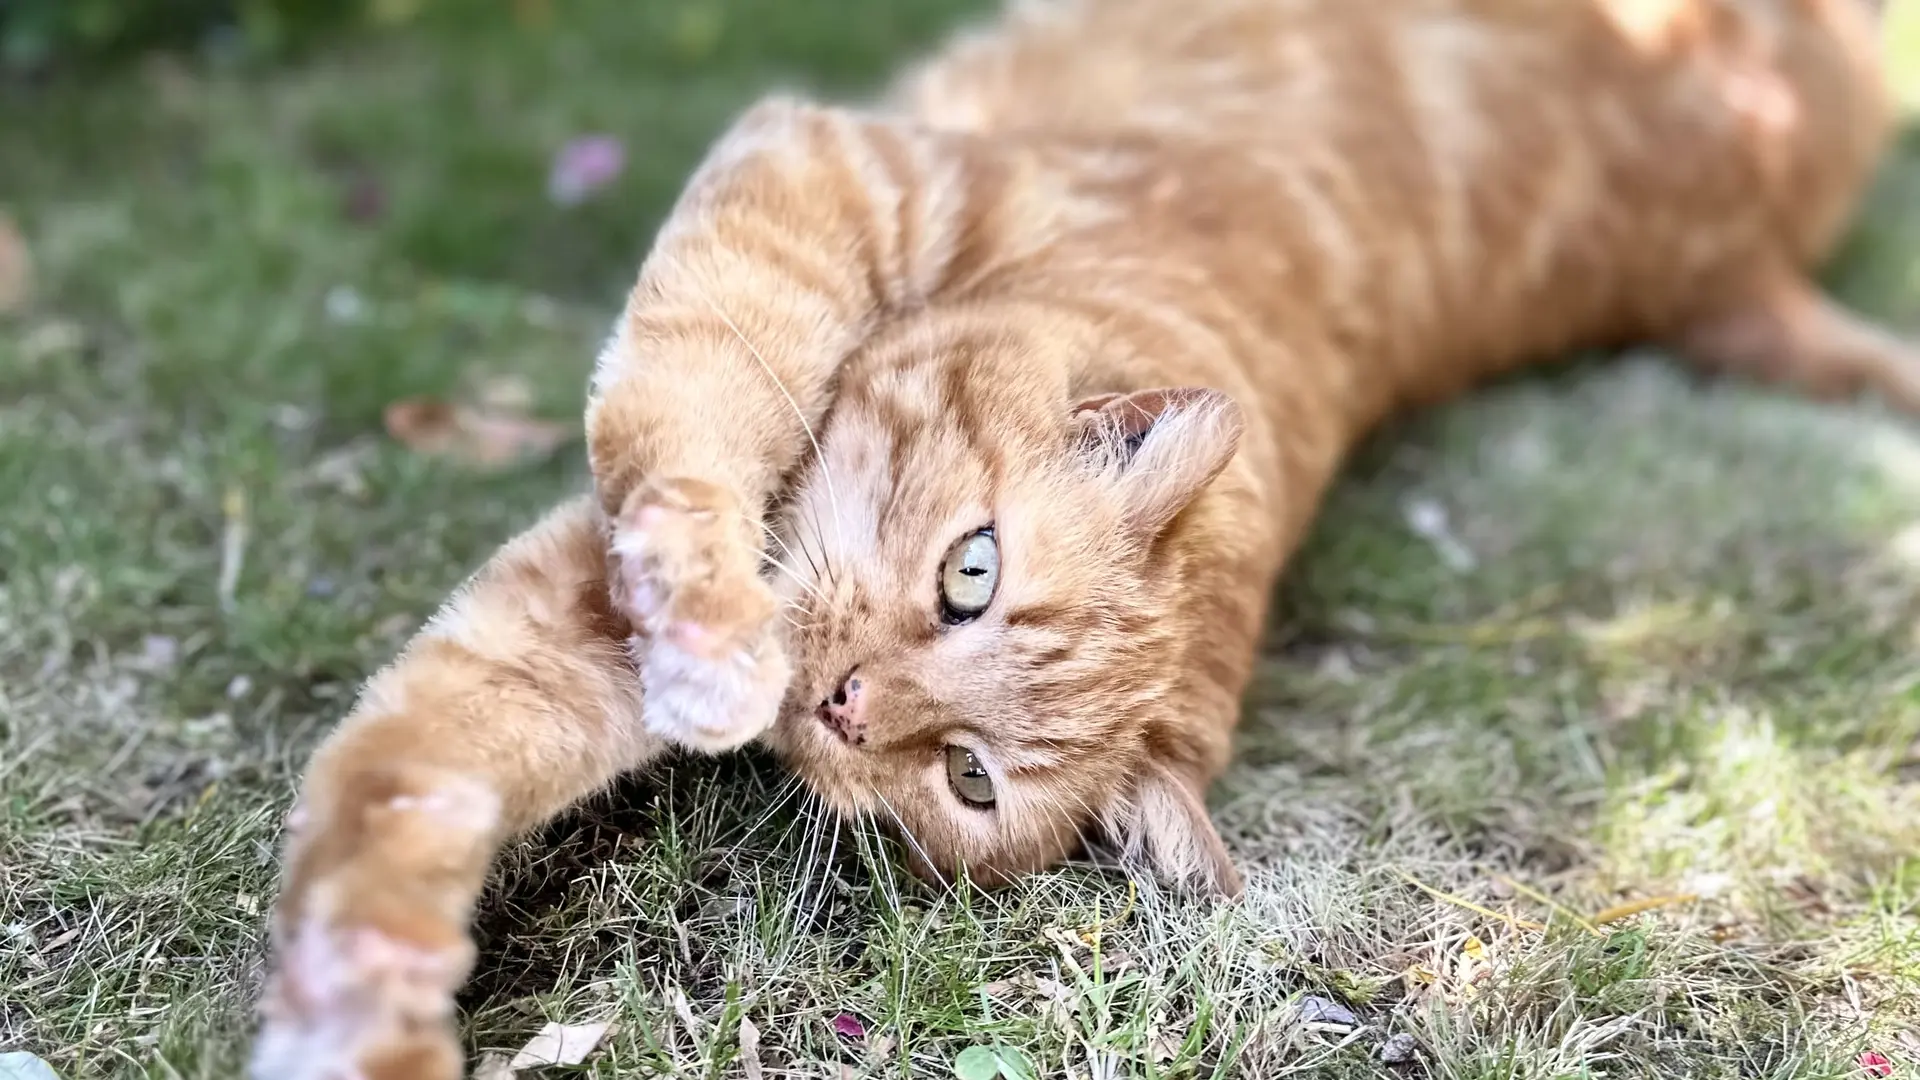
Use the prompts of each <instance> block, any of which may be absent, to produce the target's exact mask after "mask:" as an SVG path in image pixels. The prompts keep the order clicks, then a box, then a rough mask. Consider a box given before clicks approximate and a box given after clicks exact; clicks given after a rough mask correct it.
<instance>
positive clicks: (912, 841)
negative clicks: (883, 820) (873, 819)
mask: <svg viewBox="0 0 1920 1080" xmlns="http://www.w3.org/2000/svg"><path fill="white" fill-rule="evenodd" d="M868 790H870V791H872V792H873V797H874V798H876V799H879V800H880V805H881V806H884V807H886V808H887V815H888V816H889V817H891V818H893V823H894V825H896V826H898V827H899V829H900V835H901V836H903V837H905V838H906V841H907V844H908V845H909V846H911V847H912V848H913V850H914V851H915V853H917V854H918V855H919V856H920V859H921V861H922V862H924V863H926V864H927V865H928V866H929V867H932V868H933V871H934V873H935V874H936V875H938V876H939V877H940V880H941V882H942V884H944V885H945V886H946V889H947V891H948V892H949V893H951V892H953V883H952V882H949V881H947V880H946V872H945V871H944V870H942V869H941V868H940V865H939V864H938V863H936V862H934V861H933V856H931V855H928V854H927V849H926V848H924V847H922V846H920V840H919V838H918V837H916V836H914V835H913V830H912V829H909V828H907V823H906V821H905V820H903V819H902V818H901V817H900V812H899V811H898V810H895V809H894V808H893V804H892V803H890V802H888V801H887V797H886V796H885V795H882V794H880V791H879V789H878V788H869V789H868Z"/></svg>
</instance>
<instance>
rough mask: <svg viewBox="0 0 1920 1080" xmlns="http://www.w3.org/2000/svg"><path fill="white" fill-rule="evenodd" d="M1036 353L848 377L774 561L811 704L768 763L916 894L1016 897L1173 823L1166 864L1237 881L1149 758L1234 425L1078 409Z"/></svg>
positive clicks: (796, 492)
mask: <svg viewBox="0 0 1920 1080" xmlns="http://www.w3.org/2000/svg"><path fill="white" fill-rule="evenodd" d="M1030 348H1031V346H1026V345H1022V344H1020V343H1018V342H1015V341H1011V340H1006V339H1004V338H996V337H994V336H991V335H983V336H976V337H973V338H966V337H964V336H963V337H961V338H960V339H957V340H956V339H951V338H950V339H947V340H944V341H942V342H940V343H939V344H938V345H937V346H936V345H935V344H934V343H932V342H924V341H923V342H919V343H915V342H912V341H907V342H903V343H902V344H901V348H900V350H898V351H897V352H896V353H894V354H892V355H888V356H885V357H882V358H880V359H879V360H876V361H875V362H873V363H870V364H867V365H864V366H860V367H855V368H854V369H852V370H850V371H848V372H847V373H846V374H845V376H844V378H843V382H842V386H841V389H840V391H839V394H838V396H837V398H836V404H835V406H834V409H833V411H832V412H831V414H830V416H829V417H828V420H827V422H826V423H825V424H824V425H823V430H822V431H821V432H820V436H819V438H820V454H819V455H818V457H817V459H816V460H815V461H813V462H812V464H811V466H810V468H809V469H808V471H807V472H806V474H805V475H804V476H802V477H801V478H800V479H799V481H798V482H797V483H796V484H795V486H794V488H793V494H792V498H791V500H790V502H789V503H788V505H787V507H786V510H785V513H784V515H783V522H784V524H783V528H782V538H781V540H780V541H779V542H778V543H777V544H776V545H775V546H774V551H775V552H776V554H779V555H781V556H782V558H781V562H782V565H783V566H784V569H783V570H781V571H779V574H778V577H779V581H778V583H777V584H776V588H777V589H779V590H780V591H781V593H782V595H783V596H784V597H785V598H787V600H788V601H789V610H788V615H789V616H790V618H789V623H790V631H789V633H788V651H789V654H790V656H791V658H792V660H793V664H794V679H793V683H792V689H791V690H790V692H789V694H788V697H787V701H786V704H785V706H784V707H783V709H782V714H781V718H780V721H779V723H778V725H777V727H776V729H775V731H774V732H773V734H772V736H771V740H772V742H773V743H774V745H775V746H776V747H777V748H778V749H779V750H780V751H781V753H782V755H783V756H784V757H785V758H786V760H787V761H788V762H789V763H790V765H791V766H792V767H793V768H794V769H795V770H796V771H797V772H798V773H799V774H800V775H801V776H802V777H803V778H804V779H805V780H806V781H807V782H808V783H809V784H810V785H811V786H812V787H813V788H814V789H815V790H816V791H818V792H820V793H821V794H823V795H824V796H826V797H827V798H828V799H829V800H830V801H831V802H832V803H834V804H835V805H836V806H838V807H839V808H840V809H841V810H842V811H844V812H855V813H858V812H864V813H867V814H870V815H872V816H873V817H874V818H876V819H877V820H880V821H882V822H884V823H887V824H889V825H890V826H892V827H893V828H894V829H895V831H896V832H897V833H898V834H899V836H900V837H901V839H902V841H903V843H904V845H905V847H906V848H907V849H908V851H909V852H910V853H911V854H912V857H913V862H914V864H915V868H916V870H918V871H919V872H921V873H923V874H924V873H928V872H930V871H931V872H938V873H940V874H946V875H952V874H956V873H958V872H960V871H961V870H962V868H964V870H965V872H966V873H967V874H968V875H969V876H970V877H971V878H972V879H973V880H975V881H977V882H982V883H998V882H1002V881H1005V880H1007V879H1009V878H1011V877H1014V876H1017V875H1019V874H1022V873H1025V872H1029V871H1032V870H1037V869H1040V868H1043V867H1045V866H1048V865H1051V864H1053V863H1055V862H1057V861H1058V860H1060V859H1061V858H1062V857H1063V856H1065V855H1067V854H1068V853H1070V852H1071V851H1072V850H1073V849H1075V848H1076V847H1078V846H1079V843H1080V840H1081V837H1082V831H1083V830H1085V829H1088V828H1090V827H1093V826H1096V825H1102V826H1105V827H1107V828H1112V827H1113V826H1114V825H1115V823H1117V822H1132V823H1134V824H1135V825H1139V824H1141V823H1142V820H1143V817H1153V816H1155V815H1157V816H1158V817H1159V818H1166V817H1168V816H1169V815H1172V816H1173V817H1176V818H1179V819H1180V820H1177V821H1171V822H1149V823H1146V825H1147V828H1148V829H1149V830H1151V829H1152V828H1154V827H1160V828H1161V831H1162V832H1165V831H1166V830H1167V829H1173V830H1175V831H1180V832H1183V835H1180V836H1171V837H1168V836H1162V837H1157V838H1156V837H1152V836H1148V837H1146V838H1145V841H1146V843H1147V844H1148V845H1149V846H1152V847H1154V848H1156V850H1157V849H1166V850H1167V851H1169V852H1175V851H1178V852H1189V851H1190V849H1192V850H1197V849H1198V848H1206V849H1207V851H1208V852H1210V853H1211V854H1213V855H1214V856H1216V861H1223V860H1224V853H1223V851H1222V850H1221V849H1220V847H1219V844H1218V840H1217V838H1216V837H1214V836H1213V835H1212V831H1211V826H1210V825H1209V824H1208V823H1207V821H1206V817H1205V813H1204V810H1203V809H1199V804H1198V802H1197V800H1196V799H1195V798H1192V797H1191V794H1192V793H1191V792H1190V791H1189V792H1171V793H1169V792H1168V791H1166V790H1165V789H1166V788H1167V787H1168V786H1169V785H1170V784H1171V785H1173V786H1178V784H1177V782H1175V781H1174V780H1173V779H1172V774H1171V773H1169V772H1168V769H1167V762H1165V761H1162V760H1160V758H1161V756H1162V755H1160V754H1158V753H1157V751H1156V743H1157V742H1158V741H1161V740H1164V739H1165V738H1166V730H1165V724H1164V721H1165V720H1166V719H1167V718H1168V717H1169V716H1171V715H1176V714H1177V711H1178V709H1179V701H1178V700H1177V687H1178V682H1179V678H1180V665H1179V663H1178V657H1177V655H1176V654H1177V648H1176V646H1177V645H1178V642H1177V641H1176V640H1174V637H1175V632H1176V627H1175V625H1174V624H1173V623H1172V622H1170V620H1168V619H1167V618H1166V617H1165V616H1166V615H1167V614H1168V612H1169V610H1170V608H1171V605H1172V604H1173V602H1174V599H1175V597H1174V595H1173V590H1175V589H1177V588H1178V585H1179V583H1178V581H1177V580H1176V578H1177V574H1176V573H1175V572H1174V569H1173V567H1174V564H1175V562H1176V561H1177V559H1176V558H1175V556H1174V555H1173V554H1172V553H1170V552H1168V551H1166V550H1164V549H1163V546H1162V545H1159V544H1158V543H1157V541H1158V540H1159V539H1160V538H1161V537H1162V535H1163V533H1164V531H1165V529H1166V527H1167V525H1168V524H1169V522H1170V521H1171V520H1172V519H1173V518H1174V516H1175V515H1176V514H1177V513H1178V511H1179V510H1180V509H1181V507H1183V506H1184V505H1185V504H1186V503H1187V502H1188V500H1190V499H1191V498H1192V496H1193V495H1194V494H1195V493H1196V492H1197V491H1198V490H1199V489H1200V488H1201V487H1202V486H1204V485H1205V483H1206V482H1207V481H1208V480H1210V479H1211V478H1212V476H1213V475H1214V474H1215V473H1217V472H1218V471H1219V469H1220V468H1221V467H1223V466H1224V465H1225V463H1226V461H1227V460H1228V459H1229V458H1230V457H1231V455H1232V452H1233V448H1234V444H1235V442H1236V441H1237V438H1238V432H1239V417H1238V413H1237V411H1236V410H1235V409H1234V407H1233V406H1232V404H1231V403H1230V402H1228V401H1227V400H1226V399H1225V398H1224V397H1222V396H1221V395H1218V394H1215V393H1212V392H1208V391H1175V392H1166V393H1156V392H1149V393H1147V394H1140V395H1133V396H1132V397H1131V398H1126V399H1118V400H1113V399H1101V400H1099V401H1089V402H1082V403H1077V404H1076V403H1074V402H1071V401H1069V400H1068V399H1067V397H1066V387H1065V386H1064V385H1060V384H1056V383H1050V382H1049V380H1048V377H1047V375H1046V374H1045V372H1046V371H1047V370H1049V369H1050V368H1051V367H1052V365H1047V364H1041V363H1035V362H1033V358H1032V357H1031V356H1029V355H1026V353H1027V351H1028V350H1030ZM902 357H912V358H913V359H902ZM882 360H884V362H881V361H882ZM1102 406H1105V407H1104V408H1103V407H1102ZM783 547H784V550H783ZM1187 786H1188V787H1191V786H1192V785H1187ZM1183 796H1185V797H1184V798H1183ZM1176 804H1177V805H1176ZM1196 818H1197V820H1195V819H1196ZM1193 829H1204V830H1205V832H1206V835H1205V836H1204V837H1197V838H1196V837H1190V836H1185V835H1184V832H1186V831H1191V830H1193ZM1196 845H1197V846H1198V848H1196ZM1209 845H1210V847H1209ZM1173 858H1174V861H1178V858H1179V856H1178V855H1177V854H1176V855H1175V856H1174V857H1173ZM1157 861H1161V862H1165V861H1167V859H1165V858H1161V859H1159V860H1157ZM1176 869H1180V870H1182V872H1184V871H1185V870H1188V869H1191V868H1176ZM1199 876H1201V877H1203V878H1206V879H1208V881H1207V883H1209V884H1211V885H1212V886H1213V887H1216V888H1225V889H1227V890H1229V891H1231V889H1232V888H1233V887H1234V886H1235V885H1237V879H1236V878H1235V877H1234V875H1233V873H1232V870H1231V867H1230V866H1209V867H1202V868H1201V872H1200V874H1199Z"/></svg>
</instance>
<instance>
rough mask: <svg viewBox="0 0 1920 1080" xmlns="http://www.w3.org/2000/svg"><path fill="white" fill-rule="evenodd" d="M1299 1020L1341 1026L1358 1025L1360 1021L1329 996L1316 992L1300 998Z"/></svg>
mask: <svg viewBox="0 0 1920 1080" xmlns="http://www.w3.org/2000/svg"><path fill="white" fill-rule="evenodd" d="M1300 1022H1301V1023H1303V1024H1339V1025H1341V1026H1342V1027H1358V1026H1359V1025H1360V1021H1359V1019H1358V1018H1357V1017H1355V1016H1354V1015H1353V1011H1352V1010H1350V1009H1348V1008H1347V1007H1346V1006H1345V1005H1342V1004H1340V1003H1339V1002H1337V1001H1334V1000H1333V999H1331V998H1323V997H1320V996H1319V995H1317V994H1308V995H1307V996H1306V997H1303V998H1301V999H1300Z"/></svg>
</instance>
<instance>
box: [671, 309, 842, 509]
mask: <svg viewBox="0 0 1920 1080" xmlns="http://www.w3.org/2000/svg"><path fill="white" fill-rule="evenodd" d="M701 299H703V300H705V301H706V302H707V306H708V307H710V308H712V309H713V313H714V314H715V315H717V316H719V318H720V321H721V322H723V323H726V324H727V329H729V330H731V331H733V336H734V337H736V338H739V339H740V344H741V345H744V346H746V350H747V352H749V353H752V354H753V358H754V359H755V360H757V361H759V362H760V370H762V371H764V372H766V373H767V378H769V379H772V380H773V385H774V386H775V387H778V388H779V390H780V396H781V397H784V398H786V399H787V404H788V405H790V406H792V407H793V415H794V416H796V417H798V418H799V420H800V430H802V431H804V432H806V433H807V442H808V443H810V444H811V445H812V446H813V457H814V460H815V461H818V462H819V463H820V476H821V479H823V480H825V481H826V483H827V499H828V500H829V501H830V502H831V503H832V504H833V518H834V524H835V526H836V527H837V526H838V525H839V522H840V499H839V496H838V495H836V494H835V493H834V490H833V473H832V472H831V471H830V470H829V469H828V468H827V458H826V455H825V454H823V453H821V451H820V440H819V439H817V438H815V437H814V434H813V425H812V424H811V423H809V422H808V421H807V413H806V410H804V409H802V408H801V407H800V403H799V402H798V401H795V400H794V398H793V394H792V392H791V391H789V390H788V389H787V384H786V383H784V382H782V381H781V380H780V376H779V375H778V374H775V372H774V370H773V365H772V364H769V363H767V358H766V357H764V356H762V355H760V350H759V349H756V348H754V347H753V342H751V341H748V340H747V335H745V334H743V333H741V332H740V327H739V326H737V325H735V323H734V321H733V320H732V319H730V318H728V317H727V313H726V312H725V311H722V310H721V309H720V305H719V304H716V303H714V302H713V298H712V297H711V296H708V295H706V294H705V293H704V292H703V293H701Z"/></svg>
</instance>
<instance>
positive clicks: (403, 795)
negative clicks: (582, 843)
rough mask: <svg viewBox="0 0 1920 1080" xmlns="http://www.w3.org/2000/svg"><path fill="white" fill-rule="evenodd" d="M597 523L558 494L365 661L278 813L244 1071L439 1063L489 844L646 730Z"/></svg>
mask: <svg viewBox="0 0 1920 1080" xmlns="http://www.w3.org/2000/svg"><path fill="white" fill-rule="evenodd" d="M606 543H607V530H606V527H605V524H604V519H603V517H602V516H601V514H600V511H599V510H598V508H597V507H595V506H594V505H593V504H592V502H591V501H588V500H581V501H578V502H575V503H571V504H569V505H567V506H564V507H562V508H560V509H558V510H556V511H554V512H553V513H552V514H550V515H549V516H548V517H547V518H546V519H545V520H544V521H542V522H541V523H540V524H539V525H537V526H535V527H534V528H533V529H531V530H529V531H528V532H527V533H525V534H523V535H522V536H520V537H519V538H518V539H516V540H514V541H512V542H510V543H509V544H508V545H507V546H506V547H505V548H504V549H502V550H501V552H500V553H499V554H497V555H496V556H495V557H494V558H493V559H492V561H490V562H489V563H488V564H487V565H486V566H485V567H484V568H482V569H481V571H480V572H479V573H478V574H477V575H475V577H474V578H473V580H472V581H471V582H469V583H468V585H467V586H466V587H465V588H464V589H463V590H462V591H461V593H460V594H459V595H458V596H456V597H455V598H454V599H453V600H452V601H451V602H450V603H449V604H448V605H447V607H446V608H445V609H443V610H442V612H441V613H440V614H439V615H438V616H436V617H435V618H434V620H433V621H432V622H431V623H429V624H428V626H427V627H426V629H424V630H423V631H422V632H421V633H420V635H419V636H418V637H416V638H415V639H414V641H413V642H412V643H411V644H409V645H408V647H407V649H406V651H405V652H404V653H403V654H402V655H401V656H400V658H399V659H398V660H397V661H395V662H394V664H393V665H392V666H390V667H388V668H387V669H386V670H385V671H382V672H381V673H380V674H378V675H377V676H375V677H374V678H373V679H372V680H371V681H370V682H369V683H368V684H367V686H366V688H365V689H364V691H363V692H362V694H361V697H360V700H359V702H358V703H357V704H356V706H355V707H354V710H353V712H352V713H351V714H350V715H349V716H348V717H347V718H346V720H344V721H343V722H342V723H341V725H340V727H339V728H338V729H337V730H336V731H335V732H334V733H333V734H332V735H331V736H330V737H329V738H328V739H327V740H326V741H325V742H324V743H323V744H322V745H321V747H320V748H319V750H318V751H316V753H315V754H314V757H313V760H312V763H311V764H310V766H309V767H308V771H307V775H306V778H305V781H304V783H303V785H302V791H301V793H300V796H299V799H298V802H297V804H296V807H295V809H294V811H293V813H292V814H291V815H290V816H289V820H288V828H287V839H286V849H285V868H284V871H283V876H282V885H281V893H280V897H279V900H278V901H277V905H276V909H275V912H274V916H273V926H272V936H273V957H272V966H271V969H270V972H269V975H268V979H267V983H266V986H265V989H264V992H263V996H262V1000H261V1006H260V1012H261V1027H260V1031H259V1035H258V1038H257V1041H256V1043H255V1049H254V1056H253V1065H252V1075H253V1076H254V1077H255V1078H256V1080H350V1078H351V1080H451V1078H454V1077H458V1076H459V1075H460V1072H461V1060H460V1050H459V1042H458V1039H457V1037H456V1031H455V1027H454V1015H453V994H454V991H455V990H456V989H457V988H458V987H459V985H460V984H461V983H462V982H463V981H464V980H465V978H466V976H467V972H468V969H469V967H470V966H471V964H472V960H473V947H472V945H471V943H470V938H469V934H468V921H469V919H470V917H471V915H472V910H473V905H474V902H475V900H476V898H477V897H478V896H479V893H480V890H481V887H482V884H483V882H484V880H485V877H486V874H487V870H488V867H489V865H490V864H491V863H492V861H493V857H494V855H495V853H496V852H497V851H498V849H499V847H500V845H501V844H502V843H504V842H505V841H506V840H507V839H508V838H510V837H511V836H512V835H514V834H515V833H518V832H521V831H523V830H525V829H527V828H530V827H532V826H534V825H537V824H539V823H540V822H542V821H543V820H545V819H546V818H548V817H549V816H551V815H553V814H555V813H558V812H559V811H560V810H562V809H564V808H565V807H567V806H569V805H571V804H572V803H574V802H575V801H577V800H579V799H580V798H582V797H584V796H586V795H589V794H591V793H592V792H594V791H596V790H598V789H600V788H602V787H603V786H605V785H606V784H607V783H608V782H609V781H611V780H612V779H613V778H614V777H615V776H617V775H618V774H620V773H622V772H625V771H627V770H630V769H632V768H635V767H637V766H639V765H642V764H644V763H645V762H647V761H648V760H649V759H651V758H652V757H654V756H655V755H657V754H659V753H661V752H662V751H663V750H664V749H665V744H663V743H662V742H661V741H660V740H658V739H656V738H654V737H652V736H651V735H649V734H648V733H647V732H646V731H645V730H644V728H643V726H642V724H641V720H640V698H641V687H640V679H639V675H638V672H637V671H636V670H635V668H634V665H633V662H632V659H631V657H630V656H629V654H628V650H627V644H626V638H627V635H628V630H629V628H628V626H627V624H626V621H625V620H624V619H623V618H621V617H620V616H618V615H616V614H614V613H613V612H612V610H611V608H610V606H609V602H608V598H607V582H606V574H605V570H606V556H605V552H606Z"/></svg>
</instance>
